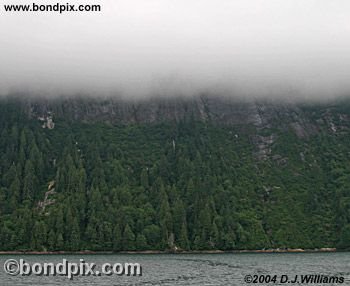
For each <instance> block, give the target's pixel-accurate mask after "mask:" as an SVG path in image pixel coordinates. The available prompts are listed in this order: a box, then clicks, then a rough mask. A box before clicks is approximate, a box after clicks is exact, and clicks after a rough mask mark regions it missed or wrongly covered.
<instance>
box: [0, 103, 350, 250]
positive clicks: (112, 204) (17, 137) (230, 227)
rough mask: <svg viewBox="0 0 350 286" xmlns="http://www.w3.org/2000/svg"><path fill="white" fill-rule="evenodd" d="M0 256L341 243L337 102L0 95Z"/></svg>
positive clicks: (348, 178) (349, 115) (345, 222)
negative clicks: (17, 252)
mask: <svg viewBox="0 0 350 286" xmlns="http://www.w3.org/2000/svg"><path fill="white" fill-rule="evenodd" d="M0 134H1V137H0V250H38V251H44V250H52V251H54V250H69V251H76V250H95V251H99V250H113V251H121V250H166V249H174V248H175V247H177V248H178V249H184V250H208V249H222V250H233V249H235V250H236V249H262V248H307V249H313V248H322V247H337V248H349V247H350V104H349V101H348V100H342V101H336V102H333V103H329V102H328V103H323V104H316V103H313V104H311V103H309V104H282V103H280V104H272V103H267V102H254V103H253V102H245V103H239V102H236V101H229V102H225V99H215V98H207V97H205V98H200V99H199V100H198V101H197V100H186V99H183V100H180V101H179V102H173V101H169V102H166V101H164V100H159V102H158V101H157V100H153V101H152V102H142V103H140V104H137V103H135V102H133V103H124V102H118V100H114V101H113V102H111V101H108V102H106V101H102V100H101V101H99V100H92V99H91V100H88V99H86V100H83V99H79V100H78V99H74V100H73V99H72V100H68V99H67V100H51V101H50V100H40V99H37V100H35V99H30V100H26V101H24V100H20V99H1V100H0Z"/></svg>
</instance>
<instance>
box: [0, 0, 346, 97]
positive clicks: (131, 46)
mask: <svg viewBox="0 0 350 286" xmlns="http://www.w3.org/2000/svg"><path fill="white" fill-rule="evenodd" d="M58 1H59V0H58ZM31 2H32V1H29V0H26V1H25V0H1V7H0V93H2V94H6V93H8V92H11V91H19V90H21V91H32V92H38V93H47V94H54V93H77V92H87V93H92V94H104V93H107V94H108V93H120V92H122V93H123V94H126V95H127V96H132V95H138V96H147V95H149V94H155V93H161V94H162V93H166V94H174V93H183V94H192V93H197V92H201V91H204V90H206V91H210V92H214V93H215V92H226V93H229V94H233V95H238V94H244V95H248V94H254V95H274V96H280V97H284V96H285V97H288V96H297V95H298V94H299V95H300V94H302V95H303V96H306V97H320V96H322V97H331V96H334V95H336V94H344V93H348V90H349V91H350V1H349V0H95V1H91V0H85V1H83V0H79V1H77V0H71V4H81V3H84V4H85V3H93V4H101V6H102V11H101V12H90V13H88V12H79V13H64V14H61V15H60V14H59V13H54V12H32V13H23V12H22V13H19V12H17V13H9V12H7V13H6V12H5V11H4V8H3V7H2V4H3V3H6V4H23V3H31ZM66 2H67V1H66V0H65V1H62V4H65V3H66ZM36 3H37V4H40V3H45V4H50V3H51V4H52V3H56V1H51V0H46V1H42V0H36ZM349 94H350V92H349Z"/></svg>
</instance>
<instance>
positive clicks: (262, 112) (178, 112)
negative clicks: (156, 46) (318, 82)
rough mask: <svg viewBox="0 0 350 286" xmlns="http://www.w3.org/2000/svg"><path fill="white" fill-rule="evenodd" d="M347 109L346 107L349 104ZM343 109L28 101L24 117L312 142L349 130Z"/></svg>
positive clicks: (180, 101) (212, 102) (218, 101)
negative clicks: (220, 128)
mask: <svg viewBox="0 0 350 286" xmlns="http://www.w3.org/2000/svg"><path fill="white" fill-rule="evenodd" d="M346 103H347V104H348V101H346ZM342 104H343V103H342V102H336V103H334V102H333V103H328V104H312V103H309V104H302V103H291V102H288V103H287V102H274V101H272V100H270V101H269V100H264V101H262V100H260V101H259V100H255V101H254V100H238V99H232V98H225V97H215V96H198V97H193V98H167V99H164V98H151V99H147V100H138V101H136V100H125V99H124V100H123V99H115V98H111V99H103V100H102V99H93V98H88V99H86V98H70V99H51V100H48V99H28V100H26V101H25V103H24V105H25V111H26V113H27V114H28V115H29V116H30V117H36V118H39V117H41V118H51V117H52V118H54V119H55V118H56V119H59V118H62V117H63V118H65V119H70V120H79V121H85V122H95V121H99V122H109V123H113V124H134V123H159V122H180V121H182V120H188V119H194V120H198V121H205V122H211V123H214V124H224V125H235V126H239V125H243V126H244V125H245V126H247V125H251V126H254V127H255V128H256V129H257V130H264V129H274V128H277V129H286V128H288V129H291V130H293V132H294V133H295V134H296V135H297V136H298V137H299V138H308V137H309V136H312V135H313V134H315V133H317V132H319V131H320V130H321V129H327V130H328V131H329V132H333V133H337V132H339V131H342V130H348V128H349V121H350V108H349V109H344V108H340V107H344V106H343V105H342ZM270 139H271V138H270ZM266 140H267V139H266ZM266 140H265V141H266ZM263 141H264V140H263Z"/></svg>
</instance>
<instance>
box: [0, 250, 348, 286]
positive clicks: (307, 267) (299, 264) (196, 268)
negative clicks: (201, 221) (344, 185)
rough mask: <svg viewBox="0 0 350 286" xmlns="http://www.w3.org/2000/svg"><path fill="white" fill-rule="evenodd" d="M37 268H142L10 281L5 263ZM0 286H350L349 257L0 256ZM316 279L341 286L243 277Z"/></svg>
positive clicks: (342, 254)
mask: <svg viewBox="0 0 350 286" xmlns="http://www.w3.org/2000/svg"><path fill="white" fill-rule="evenodd" d="M10 258H13V259H17V260H19V259H21V258H22V259H24V260H25V261H26V262H28V263H35V262H40V263H44V262H54V263H59V262H62V259H64V258H65V259H67V260H68V261H69V262H78V263H79V259H81V258H83V259H84V260H85V261H86V262H89V263H92V262H94V263H96V264H97V265H99V266H101V265H102V264H103V263H111V264H113V263H124V262H137V263H140V264H141V265H142V276H141V277H125V276H122V277H120V276H117V275H112V276H100V277H95V276H90V277H74V279H73V280H72V281H71V280H69V279H68V278H66V277H61V276H49V277H46V276H44V277H39V276H35V275H32V276H27V277H23V276H10V275H8V274H6V273H5V272H4V268H3V265H4V262H5V261H6V260H7V259H10ZM0 265H1V269H0V285H1V286H2V285H10V286H20V285H106V286H107V285H108V286H110V285H239V286H240V285H350V253H286V254H211V255H207V254H203V255H200V254H196V255H192V254H186V255H185V254H184V255H53V256H49V255H40V256H39V255H38V256H36V255H33V256H31V255H30V256H25V255H24V256H23V255H22V256H18V255H2V256H0ZM307 274H315V275H317V274H319V275H330V276H334V275H337V276H343V277H344V278H345V281H344V283H343V284H332V283H323V284H322V283H318V284H317V283H313V284H310V283H309V284H288V283H285V284H281V283H272V282H270V283H257V284H252V283H251V284H247V283H245V282H244V277H245V276H246V275H277V277H278V281H279V279H280V277H281V275H288V276H289V278H290V279H294V276H295V275H307ZM278 281H277V282H278Z"/></svg>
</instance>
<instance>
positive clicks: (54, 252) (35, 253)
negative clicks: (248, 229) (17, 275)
mask: <svg viewBox="0 0 350 286" xmlns="http://www.w3.org/2000/svg"><path fill="white" fill-rule="evenodd" d="M341 251H346V250H338V249H336V248H317V249H302V248H289V249H288V248H287V249H279V248H277V249H255V250H248V249H247V250H190V251H185V250H184V251H182V250H177V251H172V250H142V251H133V250H130V251H118V252H114V251H90V250H83V251H18V250H17V251H0V255H63V254H64V255H77V254H81V255H95V254H96V255H101V254H105V255H111V254H175V255H176V254H229V253H231V254H240V253H319V252H341Z"/></svg>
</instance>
